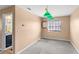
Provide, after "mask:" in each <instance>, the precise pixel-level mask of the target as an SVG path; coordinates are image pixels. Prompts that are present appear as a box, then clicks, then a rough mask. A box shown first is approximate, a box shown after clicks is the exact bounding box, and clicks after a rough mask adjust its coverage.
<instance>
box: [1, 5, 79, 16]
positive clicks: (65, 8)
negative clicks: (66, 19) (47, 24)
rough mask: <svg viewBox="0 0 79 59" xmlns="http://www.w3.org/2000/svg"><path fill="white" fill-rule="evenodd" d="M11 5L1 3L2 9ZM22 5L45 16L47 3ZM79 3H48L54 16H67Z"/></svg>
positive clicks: (38, 14) (36, 13)
mask: <svg viewBox="0 0 79 59" xmlns="http://www.w3.org/2000/svg"><path fill="white" fill-rule="evenodd" d="M9 6H11V5H0V9H3V8H6V7H9ZM19 6H20V7H22V8H24V9H26V10H27V8H30V9H31V10H29V11H30V12H31V13H33V14H35V15H37V16H41V17H43V14H44V13H45V7H46V6H45V5H19ZM78 7H79V5H48V10H49V12H50V13H51V14H52V15H54V16H67V15H70V14H71V13H72V12H73V11H74V10H75V9H76V8H78Z"/></svg>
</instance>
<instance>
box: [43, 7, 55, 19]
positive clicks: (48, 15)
mask: <svg viewBox="0 0 79 59" xmlns="http://www.w3.org/2000/svg"><path fill="white" fill-rule="evenodd" d="M44 17H46V18H47V20H52V19H53V18H54V17H53V16H52V15H51V14H50V12H49V11H48V9H47V8H46V12H45V13H44Z"/></svg>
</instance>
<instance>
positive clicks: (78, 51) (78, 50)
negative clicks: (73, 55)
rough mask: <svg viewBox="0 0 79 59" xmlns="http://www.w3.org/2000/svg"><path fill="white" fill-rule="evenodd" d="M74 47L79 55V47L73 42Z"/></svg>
mask: <svg viewBox="0 0 79 59" xmlns="http://www.w3.org/2000/svg"><path fill="white" fill-rule="evenodd" d="M71 44H72V46H73V47H74V48H75V50H76V51H77V53H79V49H78V48H77V46H76V45H75V44H74V43H73V42H72V41H71Z"/></svg>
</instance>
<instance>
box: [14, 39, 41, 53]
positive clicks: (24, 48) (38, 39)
mask: <svg viewBox="0 0 79 59" xmlns="http://www.w3.org/2000/svg"><path fill="white" fill-rule="evenodd" d="M38 40H40V39H38ZM38 40H35V41H34V42H32V43H30V44H29V45H27V46H26V47H25V48H23V49H22V50H20V51H19V52H17V53H15V54H20V53H22V52H23V51H24V50H26V49H27V48H29V47H30V46H32V45H33V44H35V43H36V42H37V41H38Z"/></svg>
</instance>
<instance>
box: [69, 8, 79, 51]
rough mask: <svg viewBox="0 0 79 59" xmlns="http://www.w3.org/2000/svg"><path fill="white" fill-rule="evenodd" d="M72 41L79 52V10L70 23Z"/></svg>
mask: <svg viewBox="0 0 79 59" xmlns="http://www.w3.org/2000/svg"><path fill="white" fill-rule="evenodd" d="M70 32H71V41H72V43H73V44H74V46H75V47H76V48H77V49H78V50H79V8H78V9H77V10H75V11H74V12H73V13H72V15H71V21H70Z"/></svg>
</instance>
